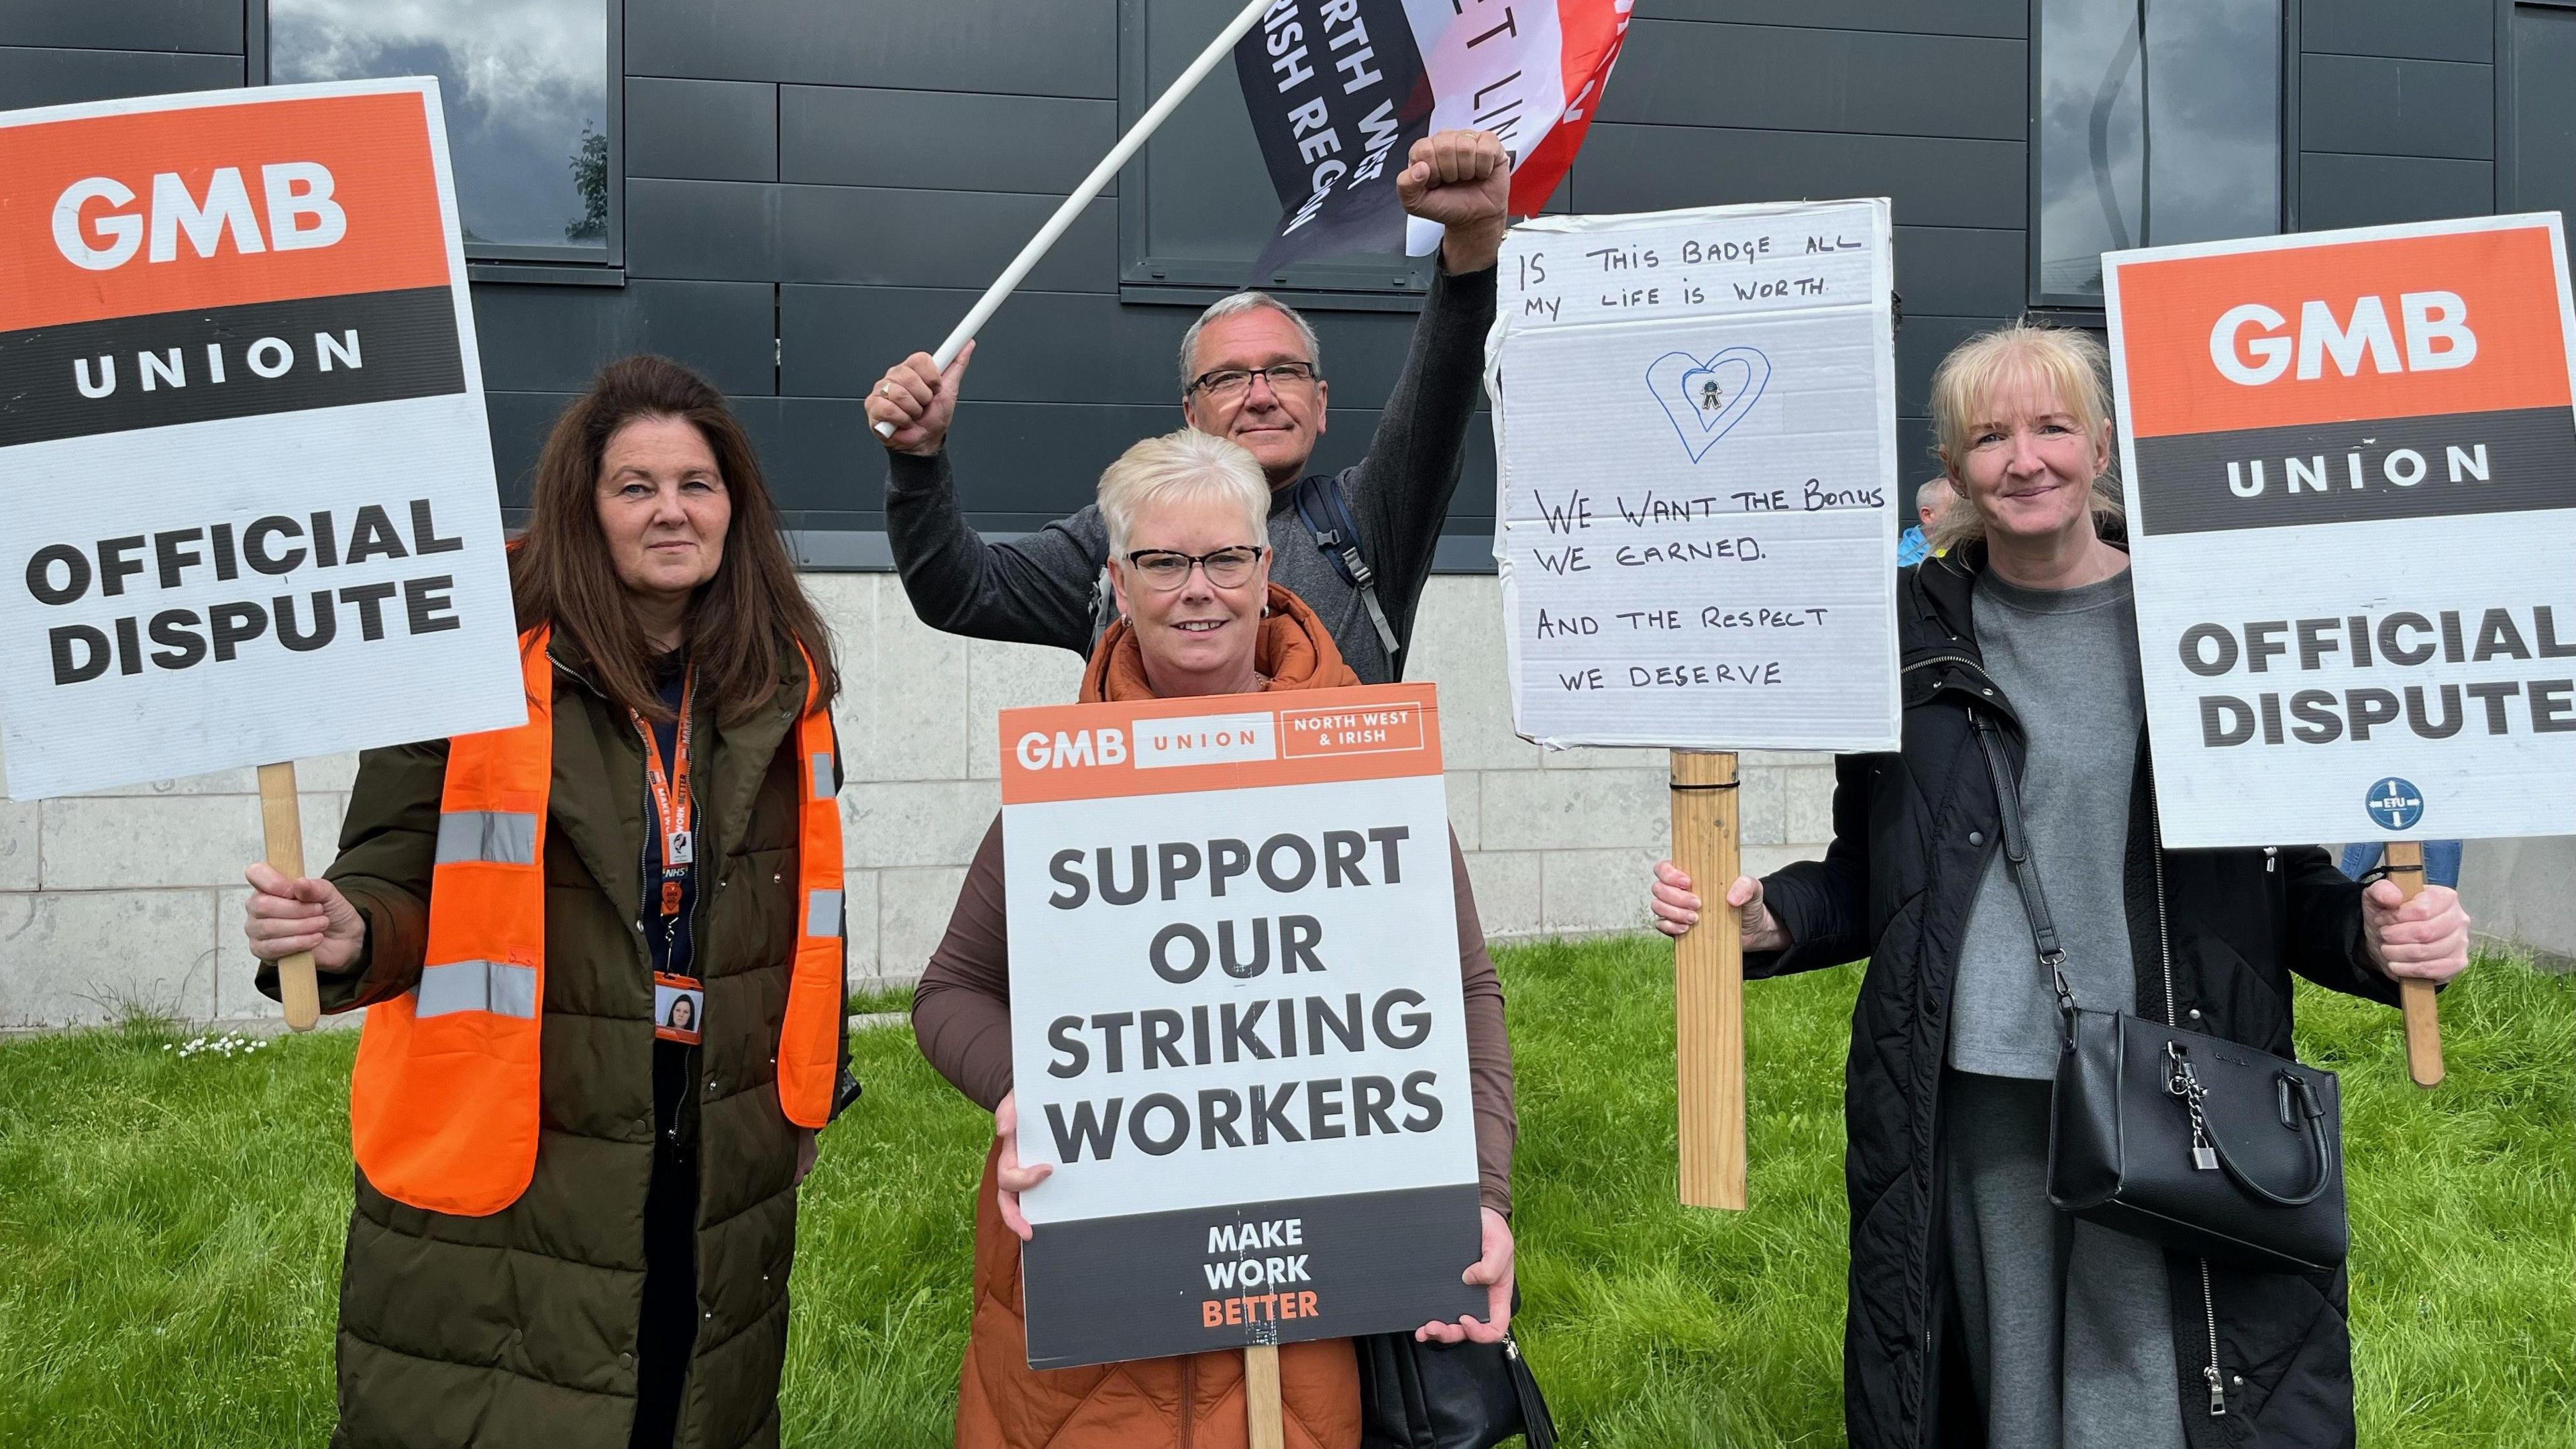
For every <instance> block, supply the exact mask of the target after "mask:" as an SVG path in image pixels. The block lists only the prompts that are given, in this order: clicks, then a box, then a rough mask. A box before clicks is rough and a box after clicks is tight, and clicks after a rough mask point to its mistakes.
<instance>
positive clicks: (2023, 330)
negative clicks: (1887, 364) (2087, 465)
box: [1924, 319, 2122, 549]
mask: <svg viewBox="0 0 2576 1449" xmlns="http://www.w3.org/2000/svg"><path fill="white" fill-rule="evenodd" d="M2031 375H2036V376H2037V378H2038V379H2039V381H2041V382H2042V383H2045V384H2046V385H2047V386H2048V388H2049V390H2050V391H2052V392H2054V393H2056V394H2057V398H2058V401H2059V402H2060V403H2062V404H2063V405H2064V406H2065V408H2066V410H2067V411H2068V412H2070V413H2073V414H2074V415H2075V421H2076V424H2077V425H2078V426H2079V427H2081V428H2083V430H2084V435H2085V437H2086V438H2088V439H2091V438H2095V437H2099V436H2101V435H2102V433H2103V431H2104V430H2105V429H2107V428H2109V427H2110V425H2111V356H2110V354H2109V353H2108V352H2106V351H2105V350H2103V347H2102V344H2101V343H2100V342H2098V341H2096V340H2095V339H2094V337H2093V335H2092V334H2091V333H2089V332H2078V331H2076V330H2074V329H2073V328H2069V327H2045V326H2041V325H2040V324H2038V323H2035V322H2031V321H2029V320H2027V319H2024V320H2021V321H2017V322H2012V323H2008V324H2006V325H2004V326H2002V327H1998V328H1996V329H1994V330H1993V331H1991V332H1981V333H1979V334H1977V335H1976V336H1974V337H1971V338H1969V339H1968V340H1967V341H1965V342H1962V343H1960V344H1959V345H1958V346H1957V347H1954V348H1952V349H1951V350H1950V355H1949V356H1947V357H1945V358H1942V359H1941V365H1940V366H1939V367H1938V368H1935V369H1934V370H1933V373H1932V434H1933V437H1934V438H1935V439H1936V440H1937V442H1938V443H1939V446H1940V450H1941V466H1942V469H1943V472H1944V476H1946V477H1951V478H1956V477H1957V476H1958V472H1959V463H1960V460H1961V459H1963V458H1965V457H1966V456H1967V454H1968V446H1969V443H1970V442H1971V441H1972V438H1971V434H1972V432H1973V430H1974V429H1975V428H1976V426H1977V424H1978V423H1979V422H1981V421H1984V419H1983V417H1982V416H1981V415H1982V414H1983V413H1984V411H1985V409H1986V407H1987V406H1988V404H1989V403H1990V402H1991V401H1992V400H1993V398H1994V395H1995V394H1996V392H1997V391H1999V390H2000V389H2001V388H2002V387H2003V385H2004V383H2005V381H2006V379H2008V378H2013V377H2017V376H2031ZM2113 467H2114V469H2116V467H2117V465H2116V463H2115V464H2114V465H2113ZM1953 491H1954V492H1956V493H1957V494H1958V495H1959V499H1958V501H1957V502H1954V503H1953V504H1951V506H1949V507H1947V508H1944V509H1942V510H1941V514H1940V516H1939V517H1938V518H1935V519H1934V520H1933V521H1932V526H1931V527H1930V528H1929V529H1926V530H1925V531H1924V533H1925V536H1924V542H1925V543H1926V544H1928V545H1930V546H1931V547H1932V548H1934V549H1951V548H1956V547H1958V546H1959V545H1960V544H1962V543H1966V542H1968V541H1969V540H1971V539H1977V538H1983V537H1985V533H1986V520H1985V516H1984V515H1983V514H1980V513H1979V512H1978V511H1977V507H1976V498H1975V496H1974V492H1973V490H1971V489H1967V488H1959V487H1954V489H1953ZM2121 512H2122V510H2121V504H2120V480H2119V475H2118V473H2117V472H2116V471H2109V472H2105V473H2103V474H2102V476H2100V477H2098V478H2096V479H2094V480H2093V528H2094V531H2095V532H2097V533H2102V532H2110V531H2113V530H2115V529H2116V528H2117V527H2118V526H2119V523H2120V517H2121Z"/></svg>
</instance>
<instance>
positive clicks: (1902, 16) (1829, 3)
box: [1611, 0, 2313, 90]
mask: <svg viewBox="0 0 2576 1449" xmlns="http://www.w3.org/2000/svg"><path fill="white" fill-rule="evenodd" d="M2311 3H2313V0H2311ZM1636 13H1637V18H1639V19H1641V20H1644V19H1654V20H1731V21H1735V22H1737V23H1739V24H1745V25H1803V26H1817V27H1823V28H1829V29H1834V30H1894V31H1908V32H1913V33H1917V34H1933V35H1991V36H2004V37H2009V38H2019V37H2020V36H2022V35H2024V34H2027V33H2028V31H2029V27H2030V4H2029V0H1937V3H1935V0H1637V12H1636ZM1611 84H1612V89H1614V90H1615V89H1617V84H1618V83H1617V82H1616V81H1615V80H1614V81H1613V82H1612V83H1611Z"/></svg>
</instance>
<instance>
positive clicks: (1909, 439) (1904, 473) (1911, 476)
mask: <svg viewBox="0 0 2576 1449" xmlns="http://www.w3.org/2000/svg"><path fill="white" fill-rule="evenodd" d="M1940 443H1941V440H1940V439H1939V438H1938V437H1935V436H1934V435H1933V432H1932V420H1931V419H1930V418H1898V419H1897V420H1896V506H1897V511H1898V512H1900V513H1902V514H1904V515H1905V517H1904V520H1903V524H1911V523H1913V522H1914V490H1915V489H1916V488H1918V487H1920V486H1922V485H1923V484H1925V483H1928V482H1930V481H1931V480H1932V479H1934V478H1938V477H1940V476H1941V458H1940ZM1903 524H1900V526H1903Z"/></svg>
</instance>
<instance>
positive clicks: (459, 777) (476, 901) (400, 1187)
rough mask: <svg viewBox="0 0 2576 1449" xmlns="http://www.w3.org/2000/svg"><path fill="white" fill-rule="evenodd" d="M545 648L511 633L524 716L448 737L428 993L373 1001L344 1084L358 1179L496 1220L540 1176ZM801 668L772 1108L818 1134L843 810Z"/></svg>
mask: <svg viewBox="0 0 2576 1449" xmlns="http://www.w3.org/2000/svg"><path fill="white" fill-rule="evenodd" d="M546 640H547V631H546V630H544V629H534V630H530V631H529V632H528V633H526V634H523V635H521V636H520V638H519V654H520V667H521V670H522V672H523V674H524V677H525V682H526V686H527V696H528V722H527V723H526V724H523V725H520V726H517V727H516V728H513V729H503V730H490V731H486V732H485V733H482V734H472V735H458V736H456V737H455V738H454V739H452V740H450V741H449V742H448V749H447V783H446V787H445V790H444V791H443V793H442V795H441V797H440V800H439V805H438V812H439V813H438V853H437V858H436V863H435V864H434V865H433V866H432V868H431V872H430V886H429V944H428V948H427V951H426V952H425V954H424V964H423V966H422V967H421V973H420V984H419V985H418V986H416V987H414V988H413V989H411V990H410V991H408V992H405V993H404V994H403V995H401V996H398V997H394V998H392V999H390V1000H387V1001H381V1002H378V1003H376V1004H375V1005H374V1006H371V1007H369V1008H368V1009H367V1023H366V1027H365V1030H364V1031H363V1032H362V1033H361V1035H360V1036H359V1038H358V1065H357V1069H356V1070H355V1071H354V1072H353V1073H352V1074H351V1075H350V1078H349V1136H350V1140H351V1145H352V1146H353V1147H354V1148H355V1149H356V1152H357V1157H358V1166H359V1168H360V1169H361V1170H362V1171H364V1172H365V1173H366V1174H367V1181H369V1182H370V1183H373V1184H374V1185H375V1187H376V1190H377V1191H378V1192H381V1193H383V1194H384V1195H385V1196H387V1197H389V1198H392V1199H393V1200H394V1201H396V1202H401V1203H408V1204H410V1205H411V1206H413V1207H417V1208H426V1209H429V1210H430V1211H432V1212H442V1213H455V1214H458V1215H461V1216H465V1217H483V1216H486V1215H489V1214H491V1213H496V1212H499V1211H500V1210H501V1209H503V1208H505V1207H508V1206H509V1205H510V1204H511V1203H513V1202H515V1201H517V1200H518V1197H519V1194H520V1193H522V1192H525V1191H526V1190H527V1186H528V1180H529V1178H530V1177H531V1176H533V1175H534V1174H535V1172H536V1166H537V1081H538V1078H537V1041H538V1027H539V1023H540V1018H541V1014H542V1012H543V1009H544V1006H545V999H546V929H545V924H546V918H545V838H546V792H547V787H548V786H549V785H550V784H551V783H552V779H553V771H554V739H555V732H554V664H553V662H552V661H551V660H550V659H548V658H547V656H546ZM798 652H799V653H800V654H804V648H803V645H802V644H799V645H798ZM804 658H805V681H806V683H805V712H804V715H803V717H802V718H801V719H800V720H799V721H798V722H797V726H796V745H797V754H798V756H799V757H800V759H801V760H802V762H803V766H804V776H805V782H804V783H805V789H804V799H803V806H802V809H801V810H800V812H799V825H798V832H797V834H798V850H797V869H796V882H797V889H798V892H799V895H800V906H801V909H799V910H798V911H797V919H798V920H799V921H800V922H802V925H801V927H800V929H799V932H798V935H797V938H796V960H795V966H794V969H793V971H792V973H791V975H790V978H789V984H788V988H787V1014H786V1019H785V1020H784V1021H783V1022H782V1023H781V1025H780V1027H779V1033H778V1105H779V1108H780V1110H781V1111H783V1112H785V1113H786V1116H787V1120H788V1121H790V1122H793V1123H795V1124H796V1125H798V1126H800V1127H820V1126H822V1125H823V1124H824V1122H825V1121H826V1120H827V1119H828V1118H829V1117H830V1115H831V1111H832V1087H833V1083H834V1080H835V1079H836V1078H837V1077H838V1075H839V1072H840V1043H841V1030H842V1022H841V813H840V807H839V804H838V802H837V801H835V799H834V798H833V793H834V792H833V788H832V720H831V714H830V711H829V710H827V709H826V708H825V702H824V700H823V698H822V688H821V681H820V680H819V678H818V677H817V676H816V674H815V670H814V660H813V656H811V655H810V654H806V655H804ZM647 999H648V1000H649V993H648V995H647ZM649 1021H650V1015H649V1009H648V1014H647V1017H646V1020H645V1021H644V1022H639V1023H638V1029H639V1030H650V1026H649Z"/></svg>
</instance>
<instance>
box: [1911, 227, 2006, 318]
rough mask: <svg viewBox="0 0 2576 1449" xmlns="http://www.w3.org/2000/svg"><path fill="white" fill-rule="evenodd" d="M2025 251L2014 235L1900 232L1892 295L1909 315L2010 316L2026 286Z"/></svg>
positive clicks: (1937, 229)
mask: <svg viewBox="0 0 2576 1449" xmlns="http://www.w3.org/2000/svg"><path fill="white" fill-rule="evenodd" d="M2026 247H2027V243H2026V241H2025V234H2024V233H2022V232H2018V231H1995V230H1983V229H1976V228H1969V227H1947V226H1900V227H1898V228H1897V229H1896V290H1897V292H1898V293H1899V294H1901V295H1902V296H1903V297H1904V298H1905V310H1906V311H1907V312H1908V313H1920V314H1922V315H1924V316H1926V317H1940V316H1963V315H1981V314H1992V315H1995V316H2010V315H2011V314H2013V313H2015V312H2018V311H2020V310H2021V309H2022V305H2023V301H2024V294H2025V289H2026V288H2028V286H2029V285H2030V282H2029V278H2028V276H2027V273H2026V271H2025V267H2026V264H2027V260H2028V255H2027V250H2026Z"/></svg>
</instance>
